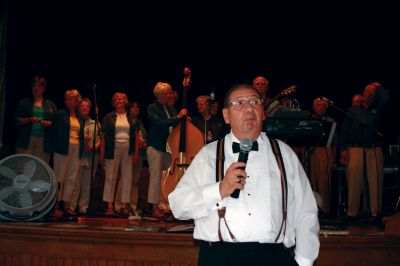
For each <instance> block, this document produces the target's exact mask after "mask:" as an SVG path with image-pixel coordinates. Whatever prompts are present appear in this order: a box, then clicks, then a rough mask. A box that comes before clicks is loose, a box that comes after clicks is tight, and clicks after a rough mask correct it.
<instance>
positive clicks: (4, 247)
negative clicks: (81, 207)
mask: <svg viewBox="0 0 400 266" xmlns="http://www.w3.org/2000/svg"><path fill="white" fill-rule="evenodd" d="M192 229H193V224H192V223H190V222H174V223H168V222H164V221H155V220H150V219H140V220H133V219H127V218H96V217H92V218H90V217H88V218H78V219H77V220H76V221H45V222H1V223H0V265H23V266H25V265H40V266H48V265H63V266H64V265H65V266H67V265H99V266H100V265H181V266H182V265H196V262H197V253H198V242H197V241H196V240H194V239H193V237H192ZM320 240H321V248H320V255H319V257H318V260H317V261H316V263H315V265H400V256H398V254H400V237H399V236H387V235H385V231H384V230H383V229H382V228H379V227H376V226H370V225H368V226H367V225H360V226H342V225H340V224H336V225H335V224H333V225H329V226H325V227H322V228H321V234H320Z"/></svg>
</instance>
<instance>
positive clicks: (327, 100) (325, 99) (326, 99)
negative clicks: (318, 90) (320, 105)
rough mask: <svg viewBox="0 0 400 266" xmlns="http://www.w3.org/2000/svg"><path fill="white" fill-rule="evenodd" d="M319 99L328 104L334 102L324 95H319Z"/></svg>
mask: <svg viewBox="0 0 400 266" xmlns="http://www.w3.org/2000/svg"><path fill="white" fill-rule="evenodd" d="M319 98H320V99H321V100H324V101H326V102H327V103H328V104H329V105H332V104H334V102H333V101H331V100H329V99H328V98H326V97H324V96H320V97H319Z"/></svg>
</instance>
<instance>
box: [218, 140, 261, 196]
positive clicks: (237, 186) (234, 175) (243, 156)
mask: <svg viewBox="0 0 400 266" xmlns="http://www.w3.org/2000/svg"><path fill="white" fill-rule="evenodd" d="M237 146H239V147H237ZM252 148H253V142H252V141H251V140H249V139H243V140H242V141H241V142H240V144H238V143H233V145H232V149H233V153H236V152H239V158H238V162H236V163H232V164H231V166H230V167H229V168H228V169H227V171H226V173H225V177H224V180H223V181H222V182H221V185H220V193H221V196H222V198H224V197H226V196H229V195H230V196H231V197H232V198H235V199H237V198H239V194H240V190H241V189H243V188H244V185H245V184H246V177H247V174H246V171H245V168H246V163H247V159H248V157H249V152H250V151H251V150H252ZM254 148H255V147H254ZM238 149H239V150H238ZM257 150H258V147H257ZM232 190H233V192H232Z"/></svg>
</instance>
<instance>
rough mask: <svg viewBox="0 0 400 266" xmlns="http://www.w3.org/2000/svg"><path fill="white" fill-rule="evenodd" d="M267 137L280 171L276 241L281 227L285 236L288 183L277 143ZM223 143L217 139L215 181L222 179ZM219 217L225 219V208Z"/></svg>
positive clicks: (223, 141)
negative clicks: (280, 196) (280, 206)
mask: <svg viewBox="0 0 400 266" xmlns="http://www.w3.org/2000/svg"><path fill="white" fill-rule="evenodd" d="M268 139H269V141H270V143H271V146H272V151H273V153H274V155H275V158H276V161H277V163H278V167H279V171H280V172H281V188H282V223H281V227H280V229H279V233H278V235H277V237H276V238H275V242H277V241H278V239H279V237H280V235H281V233H282V229H283V236H284V237H285V233H286V219H287V192H288V185H287V178H286V171H285V165H284V163H283V158H282V153H281V150H280V148H279V144H278V142H277V141H276V140H275V139H274V138H271V137H268ZM224 143H225V138H222V139H220V140H218V143H217V156H216V167H215V171H216V180H215V181H216V182H219V181H222V180H223V179H224V163H225V151H224ZM219 215H220V214H219ZM221 218H223V219H225V210H224V211H223V216H222V217H221V215H220V220H221ZM225 223H226V222H225ZM228 230H229V227H228ZM229 233H230V230H229ZM230 234H231V233H230ZM219 235H220V233H219ZM219 237H220V240H222V239H221V236H219ZM231 237H232V234H231ZM233 239H234V237H233Z"/></svg>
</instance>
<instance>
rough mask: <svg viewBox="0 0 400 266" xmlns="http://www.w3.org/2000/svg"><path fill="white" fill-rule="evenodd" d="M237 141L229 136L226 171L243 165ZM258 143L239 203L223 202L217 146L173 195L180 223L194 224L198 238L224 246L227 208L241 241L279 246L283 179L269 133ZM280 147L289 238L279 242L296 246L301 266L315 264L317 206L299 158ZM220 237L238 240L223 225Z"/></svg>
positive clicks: (205, 153)
mask: <svg viewBox="0 0 400 266" xmlns="http://www.w3.org/2000/svg"><path fill="white" fill-rule="evenodd" d="M233 141H236V142H239V141H238V140H237V139H236V137H235V136H234V135H233V134H232V132H231V133H230V134H228V135H227V136H226V137H225V163H224V170H225V171H226V169H227V168H228V167H229V166H230V165H231V164H232V163H233V162H236V161H237V160H238V153H236V154H233V153H232V148H231V147H232V142H233ZM257 141H258V144H259V145H258V146H259V150H258V151H251V152H250V153H249V158H248V161H247V165H246V173H247V175H248V178H247V179H246V185H245V188H244V189H243V190H241V192H240V195H239V198H238V199H234V198H232V197H226V198H224V199H221V195H220V192H219V182H216V169H215V165H216V148H217V142H212V143H210V144H208V145H207V146H205V147H204V148H202V149H201V151H200V152H199V153H198V154H197V155H196V157H195V158H194V160H193V161H192V163H191V164H190V166H189V167H188V169H187V170H186V172H185V174H184V176H183V177H182V178H181V180H180V182H179V183H178V185H177V186H176V188H175V190H174V191H173V192H172V193H171V194H170V195H169V203H170V207H171V210H172V212H173V214H174V216H175V217H176V218H177V219H182V220H187V219H194V222H195V230H194V234H193V236H194V238H195V239H201V240H205V241H219V239H218V219H219V218H218V213H217V210H218V208H222V207H226V216H225V217H226V221H227V224H228V226H229V228H230V230H231V232H232V233H233V235H234V236H235V237H236V240H237V241H238V242H260V243H274V240H275V238H276V236H277V235H278V232H279V229H280V226H281V223H282V188H281V175H280V171H279V168H278V165H277V162H276V159H275V155H274V154H273V152H272V148H271V145H270V143H269V140H268V138H267V136H266V135H265V133H262V134H261V135H260V136H259V138H258V139H257ZM278 142H279V147H280V149H281V152H282V157H283V161H284V165H285V170H286V174H287V182H288V214H287V225H286V226H287V228H286V234H285V235H283V233H282V234H281V236H280V238H279V239H278V241H277V242H283V243H284V244H285V246H286V247H291V246H293V245H295V244H296V249H295V252H296V256H295V259H296V261H297V262H298V263H299V264H300V265H312V263H313V261H314V260H315V259H316V258H317V256H318V251H319V222H318V215H317V214H318V209H317V205H316V202H315V198H314V195H313V193H312V190H311V187H310V184H309V181H308V178H307V176H306V174H305V172H304V170H303V167H302V165H301V164H300V162H299V160H298V158H297V155H296V154H295V153H294V152H293V151H292V149H291V148H290V147H289V146H288V145H286V144H285V143H283V142H281V141H278ZM221 233H222V238H223V240H224V241H229V242H231V241H233V240H232V239H231V237H230V235H229V232H228V230H227V228H226V227H225V225H224V223H223V222H222V223H221Z"/></svg>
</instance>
